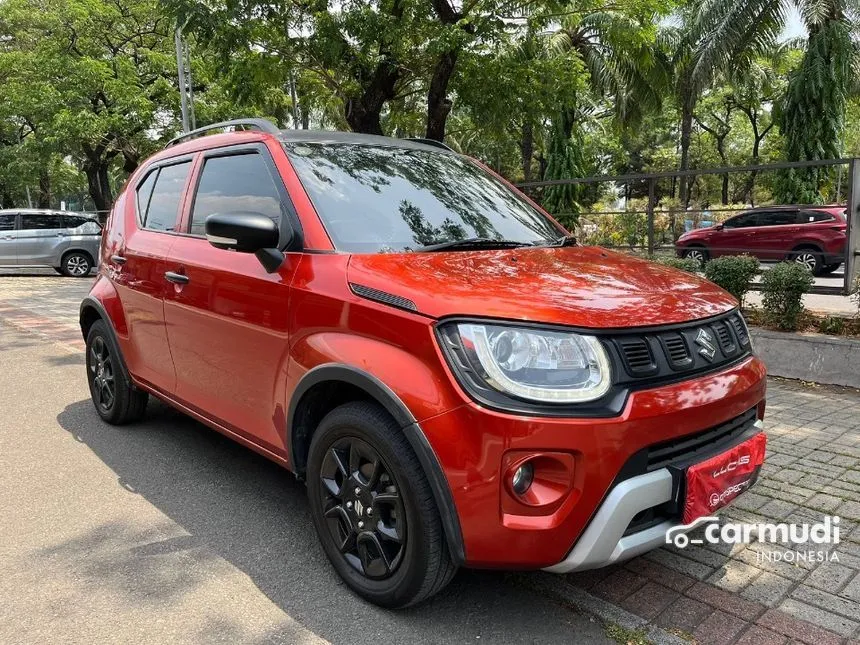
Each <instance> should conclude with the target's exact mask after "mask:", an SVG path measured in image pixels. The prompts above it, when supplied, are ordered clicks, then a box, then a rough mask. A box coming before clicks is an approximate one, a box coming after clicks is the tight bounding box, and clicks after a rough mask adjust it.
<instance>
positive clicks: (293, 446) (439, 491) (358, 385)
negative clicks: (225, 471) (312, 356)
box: [285, 363, 466, 566]
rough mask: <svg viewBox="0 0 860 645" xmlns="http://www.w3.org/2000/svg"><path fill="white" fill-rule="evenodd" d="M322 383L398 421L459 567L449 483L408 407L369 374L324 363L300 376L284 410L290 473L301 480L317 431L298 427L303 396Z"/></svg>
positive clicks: (460, 547) (461, 555) (460, 550)
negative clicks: (357, 394) (358, 395)
mask: <svg viewBox="0 0 860 645" xmlns="http://www.w3.org/2000/svg"><path fill="white" fill-rule="evenodd" d="M324 384H333V385H335V384H340V385H344V386H346V387H349V388H354V389H356V390H359V391H361V392H362V393H363V394H364V396H365V398H370V399H372V400H375V401H376V402H377V403H379V404H380V405H381V406H382V407H383V408H385V410H386V411H387V412H388V413H389V414H390V415H391V417H392V418H393V419H394V420H395V421H396V422H397V425H398V426H399V427H400V428H401V431H402V432H403V434H404V436H405V437H406V439H407V440H408V441H409V445H410V446H411V447H412V450H413V451H414V452H415V455H416V457H417V458H418V461H419V462H420V464H421V467H422V469H423V470H424V474H425V476H426V477H427V480H428V482H429V483H430V488H431V490H432V492H433V499H434V501H435V502H436V507H437V509H438V510H439V515H440V517H441V519H442V526H443V528H444V529H445V538H446V541H447V543H448V548H449V551H450V554H451V558H452V559H453V561H454V563H455V564H456V565H457V566H461V565H462V564H463V563H464V562H465V560H466V556H465V547H464V544H463V535H462V531H461V528H460V520H459V517H458V516H457V510H456V507H455V505H454V497H453V495H452V494H451V489H450V487H449V486H448V480H447V479H446V477H445V474H444V472H443V471H442V466H441V465H440V463H439V460H438V458H437V457H436V453H435V452H434V451H433V448H432V447H431V446H430V442H429V441H428V440H427V437H426V436H425V435H424V432H423V431H422V430H421V426H420V425H419V423H418V422H417V420H416V419H415V417H414V416H413V414H412V413H411V412H410V411H409V408H407V407H406V405H405V404H404V403H403V401H401V400H400V398H399V397H398V396H397V395H396V394H395V393H394V392H393V391H392V390H391V388H389V387H388V386H387V385H385V383H383V382H382V381H380V380H379V379H378V378H376V377H375V376H373V375H372V374H369V373H367V372H365V371H363V370H360V369H358V368H356V367H352V366H350V365H343V364H339V363H326V364H323V365H319V366H317V367H315V368H313V369H311V370H310V371H308V372H307V373H306V374H305V375H304V376H303V377H302V379H301V381H299V384H298V385H297V386H296V389H295V391H294V392H293V396H292V398H291V399H290V403H289V406H288V411H287V427H286V433H287V436H286V437H285V440H286V443H285V445H286V446H287V449H288V450H289V454H290V467H291V469H292V470H293V472H295V473H296V475H297V476H299V477H304V475H305V467H306V461H307V447H308V446H309V445H310V437H311V435H312V434H313V431H314V430H315V429H316V428H302V427H300V426H301V424H302V419H301V418H299V416H300V410H299V406H300V405H301V404H302V399H303V397H304V396H305V394H307V393H308V392H310V391H311V390H312V389H313V388H314V387H315V386H320V385H324ZM332 407H334V406H332ZM302 453H304V454H302Z"/></svg>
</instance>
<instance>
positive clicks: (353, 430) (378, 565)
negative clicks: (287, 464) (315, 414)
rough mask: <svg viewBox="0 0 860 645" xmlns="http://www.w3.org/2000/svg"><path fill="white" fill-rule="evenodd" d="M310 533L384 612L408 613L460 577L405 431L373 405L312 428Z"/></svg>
mask: <svg viewBox="0 0 860 645" xmlns="http://www.w3.org/2000/svg"><path fill="white" fill-rule="evenodd" d="M306 475H307V484H308V501H309V502H310V510H311V517H312V518H313V521H314V528H315V529H316V532H317V535H318V536H319V538H320V542H321V543H322V546H323V550H324V551H325V554H326V556H327V557H328V559H329V562H331V564H332V566H333V567H334V569H335V571H336V572H337V574H338V575H339V576H340V577H341V578H342V579H343V581H344V582H345V583H346V584H347V586H349V588H350V589H352V590H353V591H354V592H355V593H357V594H358V595H360V596H361V597H362V598H364V599H366V600H369V601H370V602H372V603H375V604H377V605H380V606H382V607H406V606H409V605H414V604H415V603H418V602H421V601H422V600H424V599H425V598H428V597H430V596H432V595H433V594H435V593H437V592H438V591H439V590H440V589H442V588H443V587H444V586H445V585H447V584H448V582H449V581H450V580H451V578H452V577H453V576H454V573H455V572H456V571H457V567H456V566H455V565H454V563H453V562H452V561H451V556H450V554H449V551H448V543H447V540H446V536H445V530H444V529H443V527H442V519H441V517H440V515H439V510H438V508H437V506H436V502H435V500H434V497H433V492H432V490H431V488H430V484H429V482H428V480H427V476H426V475H425V474H424V470H423V468H422V466H421V462H420V461H419V460H418V458H417V457H416V455H415V452H414V451H413V449H412V447H411V445H410V443H409V440H408V439H407V438H406V436H405V435H404V433H403V429H402V428H401V427H400V426H399V425H398V424H397V422H396V421H395V420H394V418H393V417H392V416H391V415H390V414H389V413H388V412H387V411H386V410H385V409H384V408H383V407H381V406H380V405H379V404H377V403H376V402H374V401H351V402H349V403H344V404H343V405H340V406H338V407H336V408H334V409H333V410H331V411H330V412H329V413H328V414H326V415H325V417H324V418H323V419H322V421H320V422H319V425H318V426H317V427H316V430H315V431H314V434H313V436H312V437H311V444H310V448H309V451H308V458H307V470H306Z"/></svg>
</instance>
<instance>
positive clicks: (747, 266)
mask: <svg viewBox="0 0 860 645" xmlns="http://www.w3.org/2000/svg"><path fill="white" fill-rule="evenodd" d="M758 271H759V262H758V260H756V259H755V258H753V257H750V256H748V255H728V256H724V257H721V258H714V259H713V260H710V261H709V262H708V263H707V264H705V277H706V278H707V279H708V280H710V281H711V282H713V283H714V284H716V285H718V286H720V287H722V288H723V289H725V290H726V291H728V292H729V293H730V294H732V295H733V296H734V297H735V298H737V300H738V303H739V304H740V305H741V306H743V304H744V296H746V294H747V291H749V288H750V282H752V280H753V278H755V276H756V275H757V274H758Z"/></svg>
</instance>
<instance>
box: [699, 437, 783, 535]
mask: <svg viewBox="0 0 860 645" xmlns="http://www.w3.org/2000/svg"><path fill="white" fill-rule="evenodd" d="M766 443H767V437H766V436H765V434H764V433H763V432H759V433H758V434H757V435H756V436H754V437H751V438H750V439H747V440H746V441H744V442H743V443H740V444H738V445H737V446H735V447H734V448H731V449H730V450H727V451H726V452H723V453H720V454H719V455H717V456H716V457H711V458H710V459H707V460H706V461H703V462H701V463H698V464H695V465H694V466H690V467H689V468H688V469H687V498H686V501H685V503H684V518H683V521H684V524H689V523H690V522H692V521H693V520H695V519H697V518H699V517H702V516H704V515H711V514H713V512H714V511H716V510H717V509H720V508H722V507H723V506H725V505H726V504H728V503H729V502H731V501H732V500H733V499H735V498H736V497H737V496H738V495H740V494H741V493H742V492H744V491H745V490H746V489H747V488H749V487H750V486H751V485H752V483H753V482H754V481H755V478H756V476H757V474H758V470H759V468H761V465H762V463H763V462H764V450H765V445H766Z"/></svg>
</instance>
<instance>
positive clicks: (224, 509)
mask: <svg viewBox="0 0 860 645" xmlns="http://www.w3.org/2000/svg"><path fill="white" fill-rule="evenodd" d="M57 420H58V422H59V424H60V425H61V426H62V427H63V428H64V429H65V430H66V431H68V432H69V433H71V434H72V436H73V437H74V438H75V439H76V440H77V441H79V442H82V443H84V444H86V445H87V446H88V447H89V448H90V449H91V450H92V451H93V452H94V453H95V455H97V456H98V458H99V459H100V460H101V461H103V462H104V463H105V464H106V465H107V466H108V467H109V468H110V469H111V470H112V471H113V472H114V473H115V474H116V475H117V477H118V484H119V485H121V486H123V487H124V488H126V489H127V490H129V491H132V492H134V493H136V494H139V495H142V496H143V497H144V498H145V499H146V500H147V501H148V502H149V503H150V504H152V505H154V506H155V507H156V508H158V509H159V511H161V512H162V513H163V514H164V515H166V516H167V517H169V518H170V519H171V520H172V521H173V522H175V523H176V524H178V525H179V526H180V527H181V528H182V529H184V531H185V532H187V533H188V534H189V535H188V536H182V537H172V538H170V539H167V540H163V539H159V538H154V541H153V542H152V543H150V544H144V545H143V546H139V545H138V546H135V547H132V550H134V551H135V554H136V555H141V554H144V555H145V554H150V553H151V554H153V555H157V554H159V553H163V552H168V551H170V552H173V551H177V550H180V551H182V550H186V549H187V550H188V551H189V553H195V552H196V553H199V552H200V551H201V549H202V550H205V551H208V552H214V554H215V555H217V556H220V557H221V558H223V559H225V560H226V561H228V562H229V563H230V564H232V565H233V566H235V567H237V568H239V569H240V570H242V571H243V572H244V573H245V574H247V575H248V576H249V577H250V578H251V579H252V580H253V582H254V584H255V585H256V586H257V587H258V588H259V589H260V590H261V591H262V592H263V593H264V594H265V595H266V596H267V597H268V598H269V599H270V600H272V601H273V602H274V603H275V604H276V605H277V606H278V607H280V608H281V609H282V610H283V611H285V612H286V613H287V614H288V615H290V616H291V617H292V618H293V619H294V620H297V621H299V622H300V623H301V624H302V625H303V626H304V627H306V628H307V629H309V630H311V631H313V632H315V633H316V634H318V635H319V636H321V637H323V638H326V639H327V640H330V641H333V642H372V641H375V640H378V639H379V638H380V637H383V638H384V637H385V636H386V634H387V635H389V636H391V637H394V638H395V639H397V638H398V634H399V635H403V636H404V637H405V635H406V634H408V635H409V640H410V641H411V642H420V641H427V642H434V643H436V642H449V641H450V642H463V641H467V640H468V641H471V642H475V639H476V638H482V639H483V640H482V641H481V642H487V641H488V640H490V641H510V640H516V641H528V642H559V641H564V642H570V639H571V637H572V636H573V635H574V634H578V635H579V636H580V637H581V638H579V640H581V641H583V642H585V641H588V642H594V641H595V640H599V641H602V640H603V638H604V637H603V634H602V630H601V628H600V627H599V625H597V624H596V623H594V621H592V620H591V619H589V618H588V617H585V616H582V615H578V614H577V613H576V612H575V611H573V610H571V609H570V608H563V607H560V606H559V605H555V604H553V603H552V602H549V601H548V600H547V599H546V598H543V597H541V596H539V595H536V594H535V593H534V591H533V590H531V589H529V588H528V587H527V586H525V585H522V584H520V583H518V582H517V580H518V578H520V577H521V576H516V575H510V574H504V573H497V572H486V571H485V572H478V571H461V572H460V573H459V574H458V575H457V576H456V577H455V579H454V580H453V581H452V583H451V584H450V586H449V587H448V588H447V589H446V590H445V591H443V592H442V593H441V594H440V595H438V596H436V597H435V598H433V599H431V600H430V601H428V602H425V603H423V604H421V605H419V606H417V607H413V608H409V609H406V610H401V611H396V612H392V611H385V610H382V609H379V608H377V607H374V606H372V605H370V604H368V603H365V602H364V601H362V600H360V599H359V598H357V597H356V596H354V595H353V594H352V593H351V592H350V591H349V590H348V589H347V588H346V587H345V586H344V585H343V583H342V582H341V581H340V579H339V578H338V577H337V576H336V574H335V573H334V570H333V569H332V568H331V566H330V565H329V563H328V561H327V560H326V558H325V555H324V554H323V552H322V549H321V547H320V546H319V544H318V542H317V537H316V534H315V532H314V529H313V524H312V522H311V518H310V515H309V510H308V505H307V502H306V491H305V487H304V485H303V484H302V483H300V482H298V481H296V479H295V478H294V477H293V476H292V475H291V474H290V473H288V472H287V471H286V470H284V469H282V468H281V467H279V466H277V465H275V464H274V463H272V462H270V461H268V460H266V459H265V458H263V457H261V456H259V455H257V454H256V453H254V452H252V451H250V450H247V449H245V448H244V447H242V446H240V445H238V444H236V443H235V442H233V441H231V440H229V439H227V438H226V437H223V436H221V435H220V434H218V433H216V432H214V431H212V430H210V429H208V428H206V427H205V426H203V425H202V424H200V423H197V422H196V421H194V420H192V419H190V418H189V417H187V416H185V415H182V414H180V413H178V412H175V411H174V410H172V409H171V408H168V407H167V406H165V405H163V404H162V403H160V402H157V401H151V402H150V404H149V408H148V414H147V418H146V420H145V421H143V422H140V423H137V424H134V425H130V426H124V427H112V426H109V425H107V424H105V423H103V422H102V421H101V420H100V419H99V418H98V416H97V415H96V414H95V411H94V410H93V408H92V403H91V402H90V401H89V400H84V401H79V402H76V403H73V404H71V405H68V406H67V407H66V408H65V410H63V412H61V413H60V414H59V416H58V417H57ZM103 531H104V527H95V528H94V529H93V531H92V532H93V535H92V536H91V537H92V538H93V539H96V540H97V539H99V538H98V534H99V532H103ZM115 537H116V536H115ZM114 541H115V540H114ZM76 543H77V544H76V545H68V546H69V547H71V548H72V549H73V550H74V549H79V553H78V554H77V555H78V556H79V557H86V555H85V554H86V553H88V552H91V551H90V549H92V548H93V546H94V545H93V544H87V539H86V538H85V539H83V540H78V541H76ZM60 548H63V547H62V546H61V547H60ZM70 555H71V556H72V557H75V554H70ZM102 568H104V567H102ZM108 568H110V567H108ZM104 575H105V576H109V577H112V578H111V580H110V581H106V582H117V583H118V584H127V583H126V582H124V581H123V582H118V581H116V580H113V578H115V577H116V575H117V574H116V572H109V571H105V572H104ZM171 579H172V580H173V581H174V583H175V584H176V585H179V586H181V584H182V581H181V580H178V579H175V578H171ZM189 584H190V582H189ZM162 593H165V594H173V593H181V589H172V590H171V589H163V590H162ZM583 625H585V626H586V629H585V630H584V631H582V626H583ZM560 627H561V629H560ZM567 627H570V628H573V629H574V630H575V631H571V630H570V629H564V628H567ZM440 630H441V631H440Z"/></svg>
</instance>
